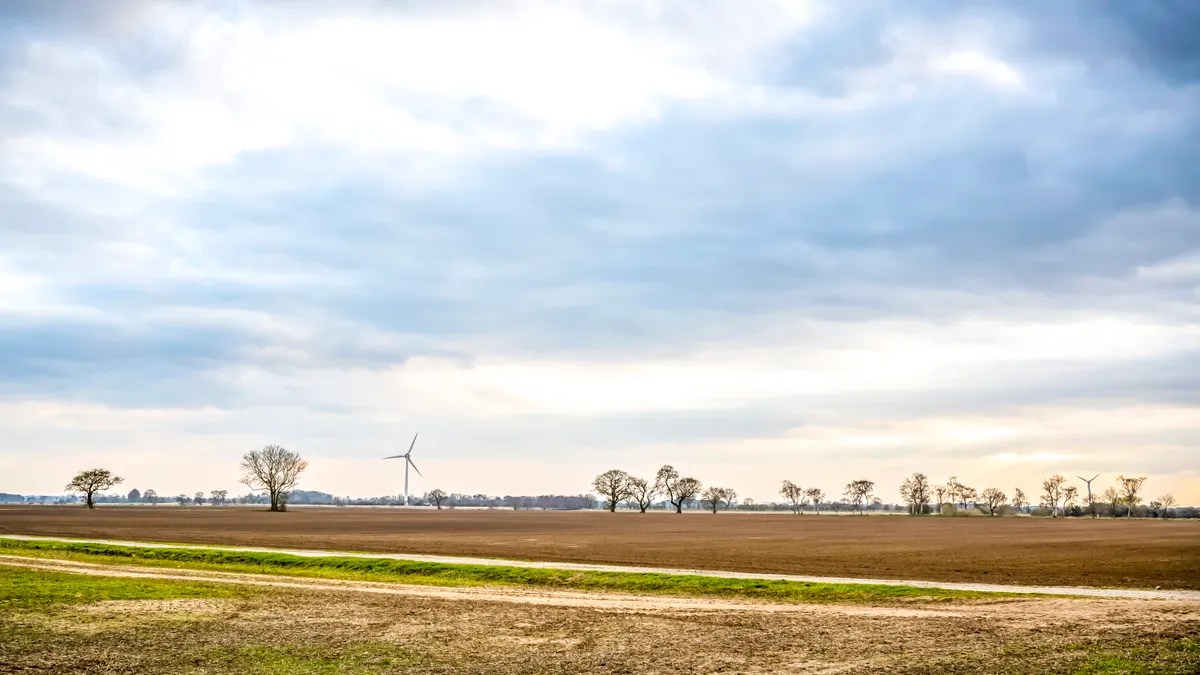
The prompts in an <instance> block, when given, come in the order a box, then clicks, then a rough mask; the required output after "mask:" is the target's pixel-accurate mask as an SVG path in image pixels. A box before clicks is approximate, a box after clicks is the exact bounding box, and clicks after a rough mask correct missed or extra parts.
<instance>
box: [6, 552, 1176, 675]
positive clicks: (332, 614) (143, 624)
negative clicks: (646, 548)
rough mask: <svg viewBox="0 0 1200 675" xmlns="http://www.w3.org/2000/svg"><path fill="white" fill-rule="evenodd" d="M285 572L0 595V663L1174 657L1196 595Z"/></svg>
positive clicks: (227, 668)
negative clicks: (834, 596)
mask: <svg viewBox="0 0 1200 675" xmlns="http://www.w3.org/2000/svg"><path fill="white" fill-rule="evenodd" d="M9 562H12V561H9ZM31 564H34V565H40V566H43V567H44V568H45V570H44V571H42V572H39V573H46V574H52V573H54V572H53V571H52V568H54V569H57V570H58V571H62V569H65V568H74V569H73V572H89V573H96V574H100V573H104V574H114V575H123V574H129V575H135V574H136V575H151V576H153V575H159V576H162V577H164V578H167V577H171V578H173V577H177V576H186V577H188V578H189V579H193V580H204V579H207V578H211V579H213V580H219V581H221V582H222V583H223V584H228V583H230V582H239V583H240V582H243V581H246V580H248V579H239V577H243V576H247V575H222V574H216V573H213V572H194V573H188V572H183V571H180V570H147V569H146V568H130V569H124V568H122V567H120V566H109V565H103V566H86V565H84V566H80V565H78V564H75V565H72V564H70V563H62V564H60V563H57V562H52V561H36V562H34V561H31ZM6 567H8V565H7V564H6V565H3V566H0V569H2V568H6ZM97 567H100V568H103V569H97ZM70 576H75V575H74V574H72V575H70ZM250 576H251V577H252V578H253V575H250ZM270 579H274V580H275V581H276V582H279V583H287V581H288V580H286V579H280V578H278V577H271V578H270ZM294 581H296V583H295V585H294V586H293V587H289V588H276V587H268V586H246V587H245V588H246V592H245V593H244V594H242V595H240V596H237V597H220V598H217V597H214V598H188V599H169V600H117V601H111V600H110V601H102V602H92V603H87V604H77V605H60V606H55V607H51V608H41V609H39V610H38V611H7V612H6V611H2V610H0V672H43V673H78V672H88V673H91V672H94V673H144V672H162V673H276V672H278V673H282V672H288V673H324V672H339V673H386V672H407V673H580V672H605V673H636V674H638V675H646V674H652V673H681V672H688V673H717V672H723V673H810V674H815V673H829V674H832V673H846V674H854V673H878V672H888V673H1110V672H1111V673H1116V672H1134V671H1132V670H1130V668H1131V667H1136V668H1137V670H1136V672H1158V673H1186V672H1192V670H1191V669H1192V667H1193V666H1200V654H1198V653H1196V649H1197V643H1196V641H1195V640H1196V638H1197V637H1198V636H1197V625H1198V622H1200V605H1198V604H1197V603H1179V602H1164V601H1121V600H1068V599H1007V600H997V601H965V602H953V603H945V602H939V603H922V602H913V603H912V604H911V606H908V607H895V606H889V607H870V606H862V605H816V606H814V605H790V606H789V605H772V604H765V603H752V602H745V603H739V602H736V601H726V600H721V601H716V602H714V603H713V604H711V605H706V604H705V603H704V602H703V601H699V602H697V601H694V600H688V599H685V598H645V597H639V596H626V595H599V594H575V593H557V592H553V591H538V590H532V589H508V590H504V589H452V590H453V591H455V592H458V591H463V592H465V593H466V595H456V596H454V597H449V596H447V595H445V594H444V593H446V592H447V591H448V590H450V589H424V590H422V589H421V588H420V587H411V586H410V587H399V588H398V589H397V590H399V591H400V592H398V593H394V594H392V593H383V592H377V591H379V590H380V588H382V587H387V586H388V585H387V584H369V585H367V586H363V585H361V584H355V583H347V584H330V583H329V582H322V581H319V580H312V579H303V580H294ZM370 587H375V588H370ZM471 593H474V594H475V595H473V596H472V595H470V594H471ZM577 596H584V597H583V599H589V600H591V601H592V602H581V597H577Z"/></svg>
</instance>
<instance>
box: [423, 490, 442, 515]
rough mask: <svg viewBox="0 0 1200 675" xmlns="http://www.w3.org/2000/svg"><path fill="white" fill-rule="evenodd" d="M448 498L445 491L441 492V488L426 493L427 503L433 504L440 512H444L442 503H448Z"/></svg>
mask: <svg viewBox="0 0 1200 675" xmlns="http://www.w3.org/2000/svg"><path fill="white" fill-rule="evenodd" d="M446 496H447V495H446V492H445V490H441V489H439V488H434V489H432V490H430V491H429V492H426V493H425V501H427V502H433V505H434V506H436V507H438V510H439V511H441V510H442V502H444V501H446Z"/></svg>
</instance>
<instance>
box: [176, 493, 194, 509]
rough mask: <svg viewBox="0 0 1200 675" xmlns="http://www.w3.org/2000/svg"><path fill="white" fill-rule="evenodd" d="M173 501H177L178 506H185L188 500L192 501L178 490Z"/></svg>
mask: <svg viewBox="0 0 1200 675" xmlns="http://www.w3.org/2000/svg"><path fill="white" fill-rule="evenodd" d="M175 501H177V502H179V505H180V506H187V505H188V502H190V501H192V498H191V497H189V496H187V495H185V494H183V493H182V492H180V493H179V495H178V496H177V497H175Z"/></svg>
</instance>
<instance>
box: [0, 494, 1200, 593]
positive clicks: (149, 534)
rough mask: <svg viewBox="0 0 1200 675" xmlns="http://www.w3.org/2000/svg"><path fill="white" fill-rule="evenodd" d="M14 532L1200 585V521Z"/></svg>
mask: <svg viewBox="0 0 1200 675" xmlns="http://www.w3.org/2000/svg"><path fill="white" fill-rule="evenodd" d="M2 534H32V535H44V536H62V537H94V538H105V539H129V540H142V541H165V542H179V543H193V544H227V545H243V546H272V547H285V548H315V549H332V550H343V551H379V552H396V553H431V554H443V555H463V556H478V557H495V558H517V559H527V560H548V561H568V562H591V563H612V564H630V565H648V566H662V567H676V568H697V569H716V570H736V571H748V572H773V573H783V574H806V575H822V576H851V577H876V578H892V579H928V580H934V581H975V582H990V583H1004V584H1035V585H1036V584H1043V585H1058V584H1063V585H1080V586H1122V587H1148V588H1153V587H1155V586H1161V587H1162V588H1164V589H1165V588H1186V589H1200V522H1198V521H1158V520H1136V519H1135V520H1126V519H1117V520H1108V519H1098V520H1085V519H1057V520H1050V519H1033V518H944V517H923V518H909V517H905V516H894V517H892V516H865V517H855V516H840V517H833V516H815V515H802V516H794V515H790V514H744V513H722V514H718V515H715V516H714V515H712V514H699V513H693V514H683V515H677V514H668V513H649V514H637V513H622V512H618V513H616V514H610V513H607V512H549V511H475V510H443V511H431V510H401V509H358V508H344V509H337V508H327V509H325V508H297V509H293V510H292V511H289V512H287V513H267V512H264V511H259V510H256V509H250V508H211V507H195V508H179V507H174V506H171V507H167V506H158V507H125V506H122V507H108V508H104V507H102V508H99V509H96V510H95V511H88V510H87V509H84V508H81V507H0V535H2Z"/></svg>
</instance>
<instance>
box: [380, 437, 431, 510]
mask: <svg viewBox="0 0 1200 675" xmlns="http://www.w3.org/2000/svg"><path fill="white" fill-rule="evenodd" d="M416 444H417V434H413V440H412V443H411V444H409V446H408V452H406V453H404V454H403V455H392V456H391V457H384V459H399V458H401V457H403V458H404V505H405V506H408V467H410V466H411V467H412V468H413V471H416V472H417V475H418V476H423V475H424V474H422V473H421V470H420V469H418V468H417V465H416V464H413V461H412V450H413V446H414V445H416Z"/></svg>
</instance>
